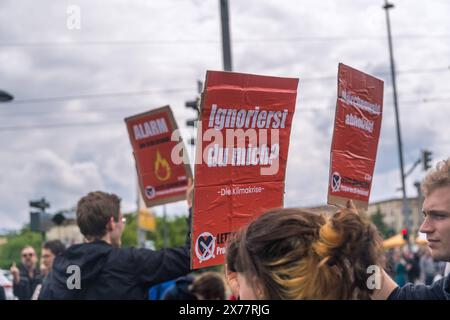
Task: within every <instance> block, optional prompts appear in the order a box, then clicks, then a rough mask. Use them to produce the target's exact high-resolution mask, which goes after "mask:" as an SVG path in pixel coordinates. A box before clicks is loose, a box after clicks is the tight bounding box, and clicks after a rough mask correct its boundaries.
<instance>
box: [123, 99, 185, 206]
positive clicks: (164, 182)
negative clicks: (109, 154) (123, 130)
mask: <svg viewBox="0 0 450 320" xmlns="http://www.w3.org/2000/svg"><path fill="white" fill-rule="evenodd" d="M125 122H126V124H127V129H128V135H129V137H130V142H131V145H132V147H133V154H134V158H135V160H136V168H137V172H138V176H139V186H140V188H141V192H142V195H143V198H144V201H145V204H146V205H147V206H148V207H151V206H156V205H160V204H165V203H169V202H174V201H179V200H183V199H186V194H185V192H186V188H187V182H188V178H190V177H192V173H191V168H190V166H189V165H188V164H186V163H187V162H182V161H179V158H177V159H175V157H174V156H173V155H172V153H173V150H174V149H175V148H176V147H177V146H178V147H179V146H180V144H181V145H182V144H183V142H182V141H171V136H172V133H173V132H174V131H175V130H177V129H178V127H177V124H176V122H175V119H174V117H173V114H172V111H171V109H170V107H169V106H165V107H162V108H158V109H155V110H152V111H149V112H146V113H141V114H138V115H135V116H132V117H129V118H126V119H125Z"/></svg>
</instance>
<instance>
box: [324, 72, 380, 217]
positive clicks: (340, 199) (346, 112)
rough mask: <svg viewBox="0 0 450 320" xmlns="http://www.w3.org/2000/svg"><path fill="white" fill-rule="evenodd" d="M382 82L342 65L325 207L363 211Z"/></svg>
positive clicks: (377, 128) (377, 132)
mask: <svg viewBox="0 0 450 320" xmlns="http://www.w3.org/2000/svg"><path fill="white" fill-rule="evenodd" d="M383 86H384V83H383V81H382V80H380V79H377V78H375V77H373V76H371V75H368V74H366V73H363V72H361V71H358V70H356V69H353V68H351V67H349V66H346V65H344V64H342V63H340V64H339V71H338V97H337V103H336V115H335V122H334V131H333V141H332V144H331V154H330V179H329V184H328V204H335V205H342V206H345V205H346V203H347V200H349V199H352V200H353V202H354V203H355V205H356V206H357V207H358V208H360V209H364V210H367V207H368V203H369V197H370V190H371V186H372V177H373V171H374V168H375V160H376V155H377V148H378V140H379V137H380V129H381V119H382V113H383Z"/></svg>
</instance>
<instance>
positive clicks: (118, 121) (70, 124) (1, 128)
mask: <svg viewBox="0 0 450 320" xmlns="http://www.w3.org/2000/svg"><path fill="white" fill-rule="evenodd" d="M448 101H450V97H446V98H438V97H432V98H425V99H420V100H411V101H402V103H404V104H408V105H409V106H411V105H413V104H416V105H420V104H429V103H436V102H448ZM305 111H307V112H309V111H312V112H322V111H323V112H325V111H327V112H334V109H330V108H302V109H299V111H298V112H305ZM104 125H123V119H122V118H120V119H118V118H112V119H111V120H110V121H95V122H94V121H93V122H68V123H47V124H41V123H40V124H29V125H12V126H0V132H2V131H3V132H6V131H23V130H35V129H60V128H70V127H84V126H104Z"/></svg>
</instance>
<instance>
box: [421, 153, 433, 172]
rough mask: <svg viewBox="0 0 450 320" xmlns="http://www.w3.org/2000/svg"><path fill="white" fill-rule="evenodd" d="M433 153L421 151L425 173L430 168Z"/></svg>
mask: <svg viewBox="0 0 450 320" xmlns="http://www.w3.org/2000/svg"><path fill="white" fill-rule="evenodd" d="M432 154H433V153H432V152H431V151H429V150H423V151H422V165H423V170H424V171H427V170H428V169H430V168H431V155H432Z"/></svg>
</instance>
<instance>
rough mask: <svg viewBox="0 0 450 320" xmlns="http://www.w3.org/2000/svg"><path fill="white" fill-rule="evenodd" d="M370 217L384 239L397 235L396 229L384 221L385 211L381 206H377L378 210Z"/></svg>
mask: <svg viewBox="0 0 450 320" xmlns="http://www.w3.org/2000/svg"><path fill="white" fill-rule="evenodd" d="M370 219H371V221H372V223H373V224H374V225H375V226H376V227H377V229H378V231H379V232H380V234H381V235H382V236H383V238H384V239H386V238H389V237H392V236H393V235H395V230H394V229H392V228H390V227H389V226H388V225H387V224H386V223H385V222H384V213H383V212H382V211H381V208H380V206H378V207H377V211H376V212H375V213H374V214H373V215H372V216H371V217H370Z"/></svg>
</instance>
